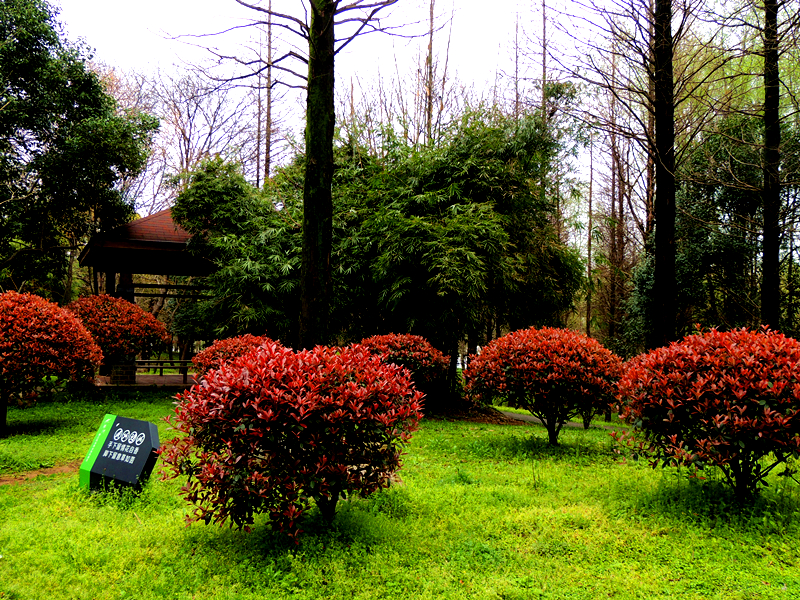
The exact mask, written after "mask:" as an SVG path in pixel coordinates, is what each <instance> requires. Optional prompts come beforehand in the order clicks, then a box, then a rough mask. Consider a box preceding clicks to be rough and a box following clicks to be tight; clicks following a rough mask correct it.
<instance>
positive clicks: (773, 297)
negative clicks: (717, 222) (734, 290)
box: [761, 0, 781, 329]
mask: <svg viewBox="0 0 800 600" xmlns="http://www.w3.org/2000/svg"><path fill="white" fill-rule="evenodd" d="M778 60H779V59H778V0H764V165H763V169H764V188H763V192H762V203H763V211H764V233H763V240H764V241H763V253H764V255H763V259H762V261H763V262H762V266H761V268H762V273H763V275H762V277H763V279H762V282H761V323H762V324H763V325H769V326H770V327H771V328H773V329H777V328H779V327H780V235H781V230H780V222H779V219H780V209H781V191H780V179H779V172H778V166H779V163H780V145H781V124H780V112H779V101H780V98H779V94H780V89H779V86H780V72H779V70H778Z"/></svg>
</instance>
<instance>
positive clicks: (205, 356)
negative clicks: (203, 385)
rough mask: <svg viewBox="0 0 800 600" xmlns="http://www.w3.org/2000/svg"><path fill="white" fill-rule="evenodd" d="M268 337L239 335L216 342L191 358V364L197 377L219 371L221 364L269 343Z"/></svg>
mask: <svg viewBox="0 0 800 600" xmlns="http://www.w3.org/2000/svg"><path fill="white" fill-rule="evenodd" d="M270 341H272V340H270V339H269V338H268V337H265V336H256V335H250V334H249V333H247V334H245V335H240V336H238V337H232V338H227V339H224V340H216V341H215V342H214V343H213V344H211V345H210V346H209V347H208V348H205V349H204V350H203V351H202V352H198V353H197V355H196V356H195V357H194V358H192V362H193V363H194V365H195V367H196V368H197V377H198V378H199V377H202V376H203V375H205V374H206V373H208V372H209V371H211V370H212V369H213V370H216V369H219V368H220V367H221V366H222V364H223V363H226V362H230V361H231V360H233V359H234V358H237V357H239V356H242V355H243V354H247V353H248V352H250V351H251V350H253V349H255V348H258V347H259V346H260V345H262V344H264V343H266V342H270Z"/></svg>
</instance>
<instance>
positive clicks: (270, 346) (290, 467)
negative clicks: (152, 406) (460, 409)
mask: <svg viewBox="0 0 800 600" xmlns="http://www.w3.org/2000/svg"><path fill="white" fill-rule="evenodd" d="M420 397H421V393H420V392H417V391H415V390H414V388H413V385H412V383H411V380H410V378H409V376H408V372H407V371H406V370H405V369H402V368H401V367H399V366H397V365H387V364H386V363H384V362H382V361H381V360H380V358H379V357H377V356H372V355H371V354H370V353H369V351H368V350H367V349H366V348H363V347H360V346H352V347H349V348H326V347H322V346H319V347H317V348H314V350H304V351H301V352H293V351H292V350H291V349H288V348H285V347H283V346H281V345H279V344H277V343H274V342H267V343H265V344H264V345H262V346H259V347H258V348H256V349H255V350H253V351H252V352H250V353H248V354H245V355H243V356H240V357H238V358H235V359H234V360H232V361H230V362H227V363H223V364H222V365H221V366H220V368H219V369H217V370H212V371H209V372H208V373H207V374H206V377H205V378H204V379H203V380H202V381H201V382H200V383H199V384H198V385H195V386H193V387H192V388H191V389H190V390H189V391H187V392H185V393H184V394H182V395H180V396H179V397H178V399H179V400H180V402H179V404H178V406H177V408H176V411H175V418H174V426H175V428H176V429H177V430H178V431H179V432H181V433H182V434H184V435H181V436H178V437H176V438H174V439H172V440H170V441H169V442H167V443H166V444H165V445H164V449H163V451H162V458H163V459H164V461H165V463H166V464H167V465H168V467H169V469H170V475H171V476H173V477H177V476H187V477H188V481H187V483H186V485H185V486H184V487H183V488H182V494H183V495H184V496H185V497H186V499H187V500H189V501H190V502H192V503H194V504H195V505H196V509H195V511H194V514H193V516H192V517H189V520H203V521H205V522H206V523H209V522H215V523H219V524H223V523H225V522H226V521H228V520H230V521H231V523H232V525H234V526H237V527H245V528H248V527H249V525H250V524H252V523H253V515H254V514H257V513H267V514H268V515H269V519H270V521H271V523H272V526H273V527H274V528H275V529H277V530H280V531H283V532H285V533H286V534H287V535H289V536H290V537H294V538H295V539H296V537H297V535H298V533H299V532H300V519H301V517H302V516H303V514H304V513H305V512H306V511H307V510H308V509H309V506H310V501H311V499H314V500H315V502H316V504H317V506H318V507H319V509H320V511H321V513H322V514H323V517H324V518H325V519H327V520H331V519H332V518H333V516H334V512H335V508H336V502H337V501H338V500H339V498H340V497H342V496H346V495H347V494H350V493H353V492H357V493H359V494H363V495H366V494H370V493H372V492H374V491H376V490H378V489H380V488H382V487H385V486H387V485H388V483H389V478H390V477H391V475H392V474H393V473H394V472H395V471H396V470H397V469H398V468H399V467H400V454H401V448H402V446H403V444H404V443H405V442H406V441H407V440H408V439H409V437H410V434H411V432H412V431H414V430H415V429H416V427H417V423H418V421H419V418H420Z"/></svg>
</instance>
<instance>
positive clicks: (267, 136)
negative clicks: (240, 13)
mask: <svg viewBox="0 0 800 600" xmlns="http://www.w3.org/2000/svg"><path fill="white" fill-rule="evenodd" d="M268 10H269V12H268V13H267V122H266V125H265V126H264V185H266V183H267V181H269V173H270V169H272V0H269V5H268Z"/></svg>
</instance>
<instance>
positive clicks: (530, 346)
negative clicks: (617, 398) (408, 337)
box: [464, 327, 622, 445]
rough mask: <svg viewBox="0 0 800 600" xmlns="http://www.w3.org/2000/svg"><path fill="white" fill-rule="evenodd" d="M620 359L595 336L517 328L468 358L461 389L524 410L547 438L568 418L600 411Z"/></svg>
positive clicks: (555, 436) (609, 396)
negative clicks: (536, 420)
mask: <svg viewBox="0 0 800 600" xmlns="http://www.w3.org/2000/svg"><path fill="white" fill-rule="evenodd" d="M621 364H622V361H621V360H620V358H619V357H617V356H616V355H615V354H613V353H612V352H610V351H609V350H607V349H606V348H604V347H603V346H602V345H601V344H600V343H599V342H598V341H597V340H595V339H592V338H590V337H587V336H585V335H583V334H580V333H578V332H575V331H571V330H569V329H554V328H551V327H544V328H542V329H534V328H531V329H521V330H519V331H515V332H512V333H509V334H508V335H506V336H503V337H501V338H498V339H496V340H494V341H492V342H490V343H489V344H487V346H486V347H485V348H484V349H483V351H482V352H481V353H480V355H478V356H477V357H473V358H472V359H471V360H470V362H469V368H468V369H467V370H466V371H465V372H464V378H465V380H466V387H467V393H468V394H469V395H470V397H471V398H472V399H473V400H475V401H477V402H481V403H487V404H488V403H493V402H494V403H496V402H497V401H498V400H500V401H503V402H505V403H507V404H508V405H510V406H514V407H517V408H524V409H526V410H529V411H530V412H531V413H532V414H533V415H534V416H535V417H537V418H539V419H540V420H541V421H542V424H543V425H544V426H545V427H546V428H547V433H548V437H549V442H550V444H552V445H556V444H558V434H559V433H560V432H561V428H562V427H563V426H564V423H566V422H567V421H569V420H570V419H571V418H573V417H575V416H578V415H581V416H584V415H586V414H587V413H590V412H594V411H605V410H607V409H608V407H609V405H610V403H611V402H612V400H613V392H614V385H615V383H616V381H617V378H618V377H619V372H620V367H621Z"/></svg>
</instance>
